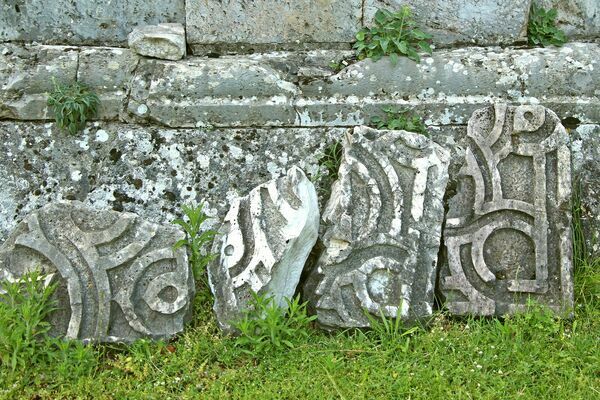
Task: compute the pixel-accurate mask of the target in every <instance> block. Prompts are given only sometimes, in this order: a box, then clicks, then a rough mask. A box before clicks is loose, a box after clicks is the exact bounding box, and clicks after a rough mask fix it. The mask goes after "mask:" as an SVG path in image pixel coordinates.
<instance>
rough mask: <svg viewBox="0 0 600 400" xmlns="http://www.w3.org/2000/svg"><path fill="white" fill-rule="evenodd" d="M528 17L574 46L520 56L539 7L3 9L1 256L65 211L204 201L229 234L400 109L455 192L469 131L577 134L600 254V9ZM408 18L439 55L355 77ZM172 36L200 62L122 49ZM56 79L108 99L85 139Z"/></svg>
mask: <svg viewBox="0 0 600 400" xmlns="http://www.w3.org/2000/svg"><path fill="white" fill-rule="evenodd" d="M533 1H534V2H535V3H537V4H541V5H543V6H546V7H549V6H553V7H555V8H558V11H559V13H558V21H559V24H560V26H561V27H562V28H563V29H565V31H566V33H567V35H568V36H569V38H570V42H569V43H567V44H566V45H565V46H563V47H550V48H528V47H525V46H524V44H525V43H526V27H527V21H528V18H529V15H528V14H529V9H530V6H531V2H532V0H518V1H511V2H507V1H498V0H467V1H464V0H463V1H455V0H452V1H441V0H426V1H415V0H407V1H401V0H360V1H359V0H356V1H355V0H351V1H339V0H312V1H309V0H298V1H272V0H261V1H252V2H248V1H244V0H219V1H217V0H185V1H184V0H177V1H168V2H167V1H143V2H142V1H138V0H123V1H105V2H103V3H102V4H101V5H99V4H98V3H97V2H94V1H87V0H77V1H70V0H69V1H67V0H52V1H51V2H50V4H48V3H49V2H41V1H37V0H35V1H23V0H8V1H4V2H2V4H1V5H0V120H2V121H0V136H1V137H2V144H1V146H2V154H3V155H2V157H1V159H0V165H1V166H2V170H3V171H4V174H2V175H1V176H0V241H3V240H4V239H5V238H6V237H7V235H8V233H9V232H10V231H11V230H12V229H13V228H14V227H15V226H16V224H17V223H18V222H19V221H20V220H21V219H22V218H23V217H24V216H25V215H26V214H27V213H28V212H30V211H32V210H34V209H36V208H39V207H41V206H43V205H45V204H47V203H48V202H50V201H53V200H60V199H77V200H81V201H83V202H85V203H87V204H88V205H92V206H94V207H96V208H99V209H100V208H113V209H115V210H126V211H133V212H136V213H139V214H141V215H142V216H144V217H147V218H149V219H151V220H153V221H156V222H166V221H170V220H171V219H172V218H173V217H174V216H175V214H176V213H177V212H178V210H179V207H180V205H181V204H182V203H185V202H199V201H201V200H203V199H207V200H208V203H209V205H208V210H209V213H211V214H212V215H214V216H219V217H221V218H222V217H223V216H224V214H225V212H226V210H227V208H228V204H229V200H230V199H232V198H233V197H234V196H243V195H245V194H247V193H248V191H249V190H250V189H251V188H253V187H255V186H256V185H258V184H260V183H262V182H264V181H265V180H268V179H271V178H275V177H278V176H280V175H281V174H282V173H283V172H284V171H285V170H287V169H288V168H289V167H291V166H292V165H299V166H300V167H301V168H303V169H304V170H305V171H306V172H307V174H308V175H309V176H312V177H314V176H316V175H318V174H317V172H318V159H319V157H320V154H321V153H322V151H323V150H324V148H325V147H326V146H328V145H329V144H330V143H332V142H333V141H335V140H338V139H339V138H341V137H342V136H343V135H344V134H345V132H347V130H348V129H350V128H352V127H354V126H356V125H361V124H367V123H368V122H369V121H370V119H371V118H372V117H373V116H376V115H380V114H381V113H382V108H383V107H385V106H390V105H391V106H394V107H409V108H412V109H414V110H415V111H417V112H418V113H420V114H421V115H422V116H423V117H424V119H425V122H426V123H427V124H428V126H429V130H430V132H431V133H432V138H433V139H434V141H436V142H437V143H438V144H440V145H442V146H443V147H445V148H446V149H447V150H449V151H450V153H451V155H452V163H451V166H450V173H451V185H452V182H453V180H454V178H453V177H454V176H455V174H456V172H457V171H458V168H459V165H458V163H459V160H461V157H462V156H463V155H464V149H465V147H466V141H465V140H466V139H465V136H466V123H467V121H468V119H469V118H470V116H471V114H472V113H473V111H475V110H477V109H479V108H481V107H483V106H486V105H489V104H491V103H494V102H506V103H510V104H541V105H544V106H546V107H548V108H550V109H552V110H554V111H555V112H556V113H557V114H558V116H559V117H560V119H561V120H562V121H563V124H564V125H565V126H566V127H567V128H568V129H570V130H571V133H572V134H573V136H572V137H573V139H574V146H573V159H574V168H575V175H576V176H581V177H582V179H583V180H584V181H585V182H586V184H585V185H583V186H582V190H583V191H584V196H583V201H584V206H585V212H586V213H587V214H586V215H587V216H588V217H587V219H586V221H587V222H586V225H585V229H586V230H587V232H588V237H589V238H594V237H595V238H597V237H598V236H599V235H598V226H599V225H600V222H598V221H597V215H599V214H600V212H599V210H598V204H597V201H596V200H595V197H597V196H595V194H597V193H598V190H599V189H598V185H597V184H596V182H595V180H594V179H597V178H596V177H597V171H598V170H600V167H598V163H599V161H598V156H597V152H596V153H595V152H594V150H595V149H597V146H596V145H595V144H594V143H597V141H598V135H599V134H598V130H599V129H600V128H599V127H600V86H599V84H598V82H600V66H599V65H598V63H599V62H600V61H599V60H600V42H599V38H600V20H599V18H600V10H599V9H598V5H597V1H594V0H571V1H567V2H564V1H560V2H559V1H553V0H533ZM402 4H409V5H410V6H412V8H413V11H414V14H415V18H416V20H417V22H418V23H419V24H420V25H421V26H422V27H423V28H424V29H425V30H427V31H428V32H430V33H431V34H432V35H433V36H434V44H435V47H436V49H435V50H434V52H433V54H432V55H431V56H428V55H423V57H422V60H421V63H419V64H416V63H414V62H413V61H410V60H408V59H405V58H401V59H400V60H399V62H398V64H397V65H392V64H391V63H390V62H389V60H387V59H383V60H381V61H379V62H376V63H374V62H372V61H370V60H364V61H359V62H355V61H354V60H353V54H354V53H353V52H352V50H351V46H352V42H353V41H354V34H355V33H356V32H357V31H358V30H359V29H360V28H361V27H362V26H363V25H370V24H371V23H372V20H373V16H374V14H375V11H376V10H377V9H378V8H380V7H386V8H389V9H396V8H397V7H399V6H400V5H402ZM166 22H171V23H180V24H183V25H184V27H185V31H186V39H187V47H188V49H187V50H188V54H189V55H188V57H186V58H184V59H183V60H180V61H166V60H159V59H153V58H146V57H142V56H139V55H137V54H135V53H134V52H133V51H131V50H130V49H128V48H127V35H128V34H129V33H130V32H131V31H132V30H133V29H134V28H135V27H138V26H143V25H148V24H158V23H166ZM345 60H349V61H348V62H346V64H342V62H343V61H344V62H345ZM332 62H333V64H338V65H341V66H343V67H344V68H342V69H341V70H339V69H338V68H337V67H332ZM53 78H54V79H56V81H58V82H62V83H68V82H73V81H75V80H77V81H80V82H83V83H86V84H87V85H89V86H90V87H92V88H93V89H94V90H95V91H96V92H97V93H98V95H99V97H100V100H101V106H100V109H99V113H98V115H97V118H96V119H95V121H94V122H93V123H91V124H88V127H87V129H86V130H85V131H84V132H82V133H81V134H80V135H77V136H68V135H67V134H66V133H65V132H61V131H60V130H58V129H57V128H56V127H55V126H54V124H53V123H52V115H51V112H50V111H49V110H48V108H47V106H46V99H47V93H48V92H49V91H50V90H52V87H53V86H52V79H53ZM590 240H591V241H592V239H590ZM596 240H597V239H596ZM590 249H593V251H594V252H595V254H598V253H599V252H600V250H599V249H598V247H597V245H596V247H594V245H593V243H591V242H590Z"/></svg>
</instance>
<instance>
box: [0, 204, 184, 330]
mask: <svg viewBox="0 0 600 400" xmlns="http://www.w3.org/2000/svg"><path fill="white" fill-rule="evenodd" d="M181 238H183V232H181V231H180V230H179V229H178V228H177V227H174V226H161V225H157V224H153V223H149V222H147V221H144V220H143V219H141V218H140V217H138V216H136V215H134V214H130V213H120V212H116V211H98V210H95V209H92V208H89V207H87V206H85V205H83V204H82V203H80V202H76V201H73V202H56V203H51V204H49V205H47V206H45V207H43V208H41V209H39V210H36V211H34V212H32V213H31V214H29V215H28V216H27V217H26V218H25V219H24V220H23V221H22V222H21V223H20V224H19V225H18V226H17V227H16V228H15V230H14V231H13V232H12V234H11V235H10V236H9V238H8V239H7V240H6V242H5V243H4V244H3V245H2V247H1V248H0V276H2V277H3V278H4V279H8V280H15V279H17V278H18V277H19V276H21V275H23V274H24V273H25V272H28V271H31V270H33V269H41V270H42V272H43V273H45V274H54V282H55V283H56V284H57V289H56V291H55V294H54V298H55V300H56V301H57V307H58V309H57V311H55V312H54V313H53V314H52V315H51V317H50V323H51V325H52V330H51V333H52V334H53V335H56V336H64V337H66V338H68V339H81V340H85V341H97V342H121V341H123V342H131V341H133V340H135V339H138V338H142V337H145V338H151V339H167V338H170V337H171V336H173V335H175V334H176V333H179V332H181V331H182V330H183V325H184V322H185V321H186V320H187V318H188V317H189V314H190V311H191V302H192V301H191V300H192V298H193V294H194V280H193V276H192V274H191V271H190V268H189V265H188V261H187V254H186V251H185V249H183V248H179V249H177V250H173V244H174V243H175V242H176V241H178V240H179V239H181Z"/></svg>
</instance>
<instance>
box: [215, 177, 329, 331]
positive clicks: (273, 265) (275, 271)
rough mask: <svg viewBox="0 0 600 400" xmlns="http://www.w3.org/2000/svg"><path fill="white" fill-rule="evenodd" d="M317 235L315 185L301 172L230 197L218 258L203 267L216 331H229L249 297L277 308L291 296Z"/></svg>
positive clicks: (241, 313)
mask: <svg viewBox="0 0 600 400" xmlns="http://www.w3.org/2000/svg"><path fill="white" fill-rule="evenodd" d="M318 231H319V206H318V203H317V193H316V190H315V187H314V185H313V184H312V183H311V182H310V181H309V180H308V178H307V177H306V175H305V174H304V172H302V170H301V169H300V168H297V167H292V168H291V169H289V170H288V171H287V174H286V175H285V176H283V177H281V178H279V179H274V180H271V181H269V182H267V183H264V184H262V185H260V186H258V187H256V188H254V189H253V190H252V191H251V192H250V193H249V194H248V195H247V196H245V197H241V198H240V197H238V198H235V199H234V200H233V202H232V204H231V208H230V209H229V212H228V213H227V215H226V217H225V221H224V223H223V226H222V227H221V229H220V232H219V238H220V240H215V245H214V249H213V252H214V253H218V254H219V258H218V259H216V260H215V262H213V263H212V264H211V265H209V268H208V278H209V283H210V287H211V290H212V292H213V294H214V297H215V303H214V310H215V313H216V316H217V320H218V322H219V325H220V327H221V328H222V329H223V330H225V331H231V330H232V322H234V321H236V320H238V319H239V318H241V317H242V315H243V311H244V310H246V309H247V308H248V303H249V301H250V299H251V298H252V296H251V292H252V291H254V292H256V293H259V294H265V295H266V296H268V297H271V296H273V297H274V300H275V302H276V303H277V304H278V305H279V306H285V305H286V302H285V298H288V299H291V298H292V297H293V296H294V292H295V290H296V286H297V285H298V281H299V280H300V274H301V273H302V269H303V268H304V264H305V262H306V259H307V258H308V255H309V254H310V251H311V250H312V248H313V246H314V245H315V242H316V241H317V236H318Z"/></svg>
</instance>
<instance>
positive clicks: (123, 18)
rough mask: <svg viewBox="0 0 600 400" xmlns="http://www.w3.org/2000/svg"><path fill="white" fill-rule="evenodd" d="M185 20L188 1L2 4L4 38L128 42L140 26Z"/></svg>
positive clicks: (38, 0) (64, 0) (83, 0)
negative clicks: (129, 36)
mask: <svg viewBox="0 0 600 400" xmlns="http://www.w3.org/2000/svg"><path fill="white" fill-rule="evenodd" d="M163 22H173V23H181V24H184V23H185V4H184V0H170V1H163V0H118V1H115V0H108V1H103V2H98V1H95V0H76V1H73V0H53V1H52V2H51V3H50V4H49V2H48V1H44V0H28V1H23V0H8V1H3V2H2V4H0V41H20V42H31V41H35V42H38V43H44V44H68V45H101V46H106V45H109V46H110V45H114V46H119V45H120V46H124V45H125V44H127V35H128V34H129V32H131V31H132V30H133V29H134V28H135V27H137V26H143V25H155V24H158V23H163Z"/></svg>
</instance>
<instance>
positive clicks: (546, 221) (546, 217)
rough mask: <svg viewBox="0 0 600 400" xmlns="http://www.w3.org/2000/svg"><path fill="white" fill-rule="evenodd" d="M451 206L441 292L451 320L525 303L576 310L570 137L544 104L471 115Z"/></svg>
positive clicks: (511, 310)
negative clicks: (572, 254)
mask: <svg viewBox="0 0 600 400" xmlns="http://www.w3.org/2000/svg"><path fill="white" fill-rule="evenodd" d="M467 135H468V137H469V140H470V144H469V147H468V148H467V152H466V156H465V163H464V164H463V167H462V169H461V170H460V172H459V177H458V188H457V192H456V194H455V195H454V197H452V198H451V199H450V204H449V211H448V216H447V219H446V227H445V229H444V241H445V246H446V252H447V257H448V260H447V263H446V264H445V265H444V266H443V267H442V269H441V271H440V282H439V283H440V288H441V292H442V294H443V296H444V297H445V300H446V307H448V310H449V311H450V312H451V313H453V314H461V315H462V314H475V315H503V314H509V313H514V312H516V311H518V310H523V309H525V307H526V306H527V303H528V301H529V299H531V300H533V301H536V302H537V303H541V304H543V305H545V306H548V307H549V308H551V309H553V310H555V311H558V312H562V311H568V310H569V309H571V307H572V306H573V267H572V261H571V245H572V244H571V230H570V222H571V218H570V214H571V208H570V198H571V175H570V174H571V156H570V151H569V137H568V135H567V132H566V131H565V128H564V127H563V126H562V125H561V123H560V120H559V119H558V117H557V116H556V114H554V113H553V112H552V111H550V110H548V109H546V108H544V107H543V106H540V105H523V106H519V107H513V106H507V105H503V104H497V105H495V106H493V107H491V106H490V107H487V108H484V109H480V110H477V111H475V113H473V116H472V117H471V119H470V120H469V125H468V128H467Z"/></svg>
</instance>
